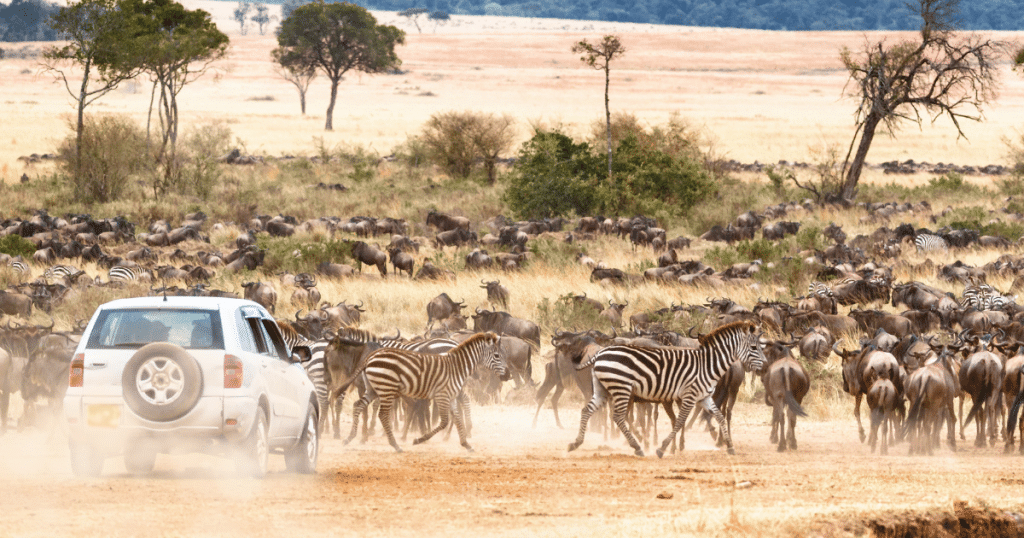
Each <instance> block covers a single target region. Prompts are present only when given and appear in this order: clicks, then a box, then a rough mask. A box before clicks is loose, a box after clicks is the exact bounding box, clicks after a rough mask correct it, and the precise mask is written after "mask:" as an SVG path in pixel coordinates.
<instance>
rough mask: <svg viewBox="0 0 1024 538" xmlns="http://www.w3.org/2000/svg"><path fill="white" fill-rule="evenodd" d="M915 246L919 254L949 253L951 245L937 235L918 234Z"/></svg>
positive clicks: (915, 238)
mask: <svg viewBox="0 0 1024 538" xmlns="http://www.w3.org/2000/svg"><path fill="white" fill-rule="evenodd" d="M914 245H915V246H917V251H918V252H925V253H927V252H949V243H947V242H946V240H945V239H943V238H942V236H939V235H935V234H917V236H916V237H914Z"/></svg>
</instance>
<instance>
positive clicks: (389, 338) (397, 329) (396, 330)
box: [387, 327, 402, 340]
mask: <svg viewBox="0 0 1024 538" xmlns="http://www.w3.org/2000/svg"><path fill="white" fill-rule="evenodd" d="M401 337H402V329H400V328H398V327H395V335H394V336H389V337H387V339H388V340H398V339H399V338H401Z"/></svg>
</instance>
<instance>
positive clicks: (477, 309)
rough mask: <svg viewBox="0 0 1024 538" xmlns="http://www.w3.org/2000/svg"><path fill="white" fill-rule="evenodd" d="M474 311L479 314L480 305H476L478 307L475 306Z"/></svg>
mask: <svg viewBox="0 0 1024 538" xmlns="http://www.w3.org/2000/svg"><path fill="white" fill-rule="evenodd" d="M476 313H477V314H479V313H480V307H479V306H478V307H476Z"/></svg>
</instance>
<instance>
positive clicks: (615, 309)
mask: <svg viewBox="0 0 1024 538" xmlns="http://www.w3.org/2000/svg"><path fill="white" fill-rule="evenodd" d="M627 306H629V303H628V302H626V303H613V302H612V300H611V299H609V300H608V307H607V308H605V309H603V310H601V313H600V314H599V315H600V316H601V318H603V319H605V320H606V321H608V324H609V325H611V326H612V327H615V328H616V329H618V328H619V327H622V312H623V311H624V310H625V309H626V307H627Z"/></svg>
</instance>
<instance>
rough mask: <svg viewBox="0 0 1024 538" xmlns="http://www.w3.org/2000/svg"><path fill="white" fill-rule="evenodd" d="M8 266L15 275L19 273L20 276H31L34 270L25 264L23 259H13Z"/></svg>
mask: <svg viewBox="0 0 1024 538" xmlns="http://www.w3.org/2000/svg"><path fill="white" fill-rule="evenodd" d="M19 258H20V257H19ZM7 266H8V267H10V268H11V271H14V272H15V273H17V274H19V275H31V274H32V269H31V268H30V267H29V266H28V264H27V263H25V261H24V260H21V259H18V258H15V259H12V260H11V261H10V262H9V263H8V264H7Z"/></svg>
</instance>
